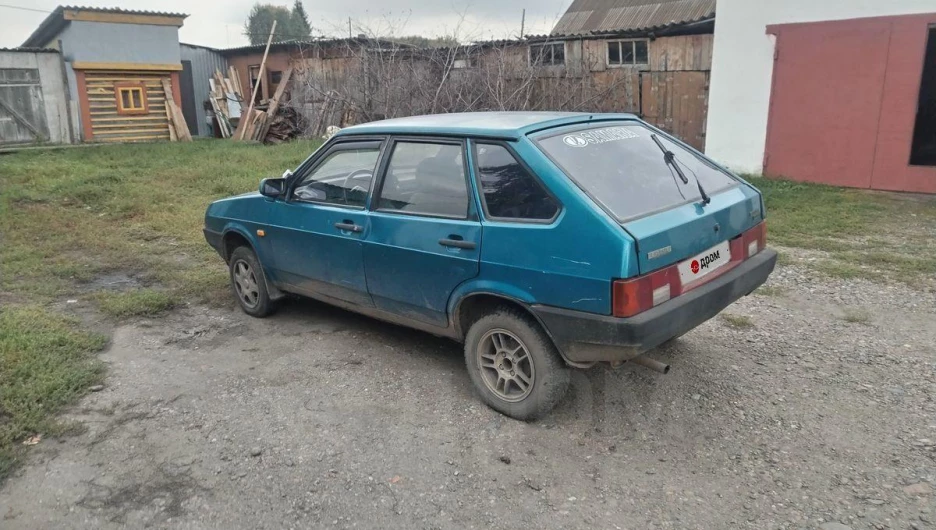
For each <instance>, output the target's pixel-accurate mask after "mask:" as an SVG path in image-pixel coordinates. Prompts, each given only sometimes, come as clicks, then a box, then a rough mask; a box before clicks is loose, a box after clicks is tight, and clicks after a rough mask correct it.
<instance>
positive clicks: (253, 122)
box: [232, 68, 292, 142]
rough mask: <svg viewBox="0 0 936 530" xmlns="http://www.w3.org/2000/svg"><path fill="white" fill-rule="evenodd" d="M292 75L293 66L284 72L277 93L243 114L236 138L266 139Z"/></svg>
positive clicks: (234, 136)
mask: <svg viewBox="0 0 936 530" xmlns="http://www.w3.org/2000/svg"><path fill="white" fill-rule="evenodd" d="M291 77H292V68H289V69H288V70H286V72H284V73H283V77H282V79H280V83H279V85H278V86H277V87H276V93H274V94H273V97H272V98H270V99H269V100H266V101H262V102H261V103H260V105H257V106H256V107H253V108H248V109H247V114H245V115H244V116H241V119H240V122H239V123H238V124H237V130H235V131H234V134H233V135H232V137H233V138H234V139H235V140H254V141H259V142H262V141H264V140H265V139H266V137H267V133H268V132H269V130H270V127H271V126H272V125H273V122H274V121H275V118H276V117H277V113H278V112H279V109H280V106H279V105H280V101H281V100H282V98H283V96H284V94H285V92H286V88H287V87H288V86H289V80H290V78H291Z"/></svg>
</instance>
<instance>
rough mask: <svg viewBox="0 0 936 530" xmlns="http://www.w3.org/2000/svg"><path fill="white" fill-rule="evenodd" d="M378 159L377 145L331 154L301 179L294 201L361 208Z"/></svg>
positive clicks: (295, 190)
mask: <svg viewBox="0 0 936 530" xmlns="http://www.w3.org/2000/svg"><path fill="white" fill-rule="evenodd" d="M379 156H380V148H379V147H376V146H375V147H366V148H364V147H362V148H360V149H353V148H352V149H347V148H345V149H339V150H337V151H334V152H332V153H330V154H328V155H327V156H326V157H325V160H324V161H322V162H321V163H320V164H318V165H317V166H316V167H315V169H313V170H312V171H311V172H310V173H308V174H307V175H305V176H303V177H302V179H301V180H300V181H299V184H297V185H296V187H295V189H294V190H293V198H294V199H296V200H299V201H310V202H324V203H329V204H338V205H341V206H354V207H359V208H363V207H364V204H365V203H366V202H367V193H368V192H369V191H370V187H371V182H372V181H373V180H374V170H375V168H376V166H377V158H378V157H379Z"/></svg>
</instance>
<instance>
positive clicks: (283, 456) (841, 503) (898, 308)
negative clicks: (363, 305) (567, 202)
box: [0, 267, 936, 530]
mask: <svg viewBox="0 0 936 530" xmlns="http://www.w3.org/2000/svg"><path fill="white" fill-rule="evenodd" d="M770 286H771V287H772V288H773V289H772V291H773V294H772V295H771V296H764V295H754V296H750V297H747V298H745V299H744V300H741V301H739V302H738V303H737V304H735V305H734V306H732V307H730V308H729V309H728V310H727V313H730V314H732V315H738V316H746V317H748V319H749V320H745V319H731V320H729V319H727V318H717V319H715V320H713V321H711V322H708V323H706V324H705V325H703V326H702V327H700V328H699V329H697V330H695V331H694V332H692V333H690V334H688V335H686V336H685V337H683V338H682V339H680V340H678V341H676V342H675V343H673V344H672V345H670V346H668V347H666V348H665V349H662V350H660V351H659V352H657V354H656V357H657V358H659V359H660V360H663V361H666V362H668V363H670V364H671V365H672V366H673V370H672V372H671V373H670V374H669V375H667V376H662V375H659V374H657V373H654V372H650V371H648V370H645V369H643V368H640V367H633V366H625V367H623V368H621V369H619V370H616V371H611V370H608V369H604V368H595V369H593V370H590V371H588V372H577V373H576V374H575V376H574V378H573V389H572V392H571V394H570V395H569V396H568V398H567V400H566V401H565V402H564V403H563V404H562V405H560V407H559V408H558V409H557V410H556V411H555V412H554V413H553V414H552V415H551V416H549V417H548V418H547V419H545V420H542V421H539V422H537V423H530V424H527V423H521V422H517V421H513V420H510V419H508V418H505V417H503V416H501V415H499V414H497V413H495V412H493V411H491V410H489V409H487V408H486V407H484V406H483V405H481V404H480V402H479V401H478V400H477V399H476V398H475V397H474V395H473V391H472V388H471V386H470V382H469V380H468V376H467V374H466V373H465V369H464V363H463V359H462V354H461V350H460V347H459V346H458V345H456V344H454V343H451V342H449V341H446V340H443V339H437V338H433V337H431V336H429V335H425V334H422V333H418V332H414V331H410V330H407V329H403V328H398V327H394V326H391V325H387V324H382V323H379V322H376V321H373V320H369V319H367V318H364V317H360V316H356V315H353V314H350V313H346V312H343V311H340V310H336V309H332V308H329V307H327V306H324V305H321V304H318V303H314V302H307V301H306V302H290V303H288V304H287V305H286V306H285V307H284V308H283V309H282V311H281V312H280V313H278V314H277V315H276V316H274V317H272V318H269V319H266V320H254V319H250V318H249V317H246V316H244V315H242V314H241V313H239V312H237V311H234V310H217V309H211V310H209V309H204V308H188V309H184V310H180V311H176V312H174V313H172V314H170V315H168V316H166V317H163V318H160V319H153V320H145V321H135V322H132V323H128V324H126V325H122V326H120V327H118V328H116V329H115V330H114V335H113V341H112V345H111V346H110V348H109V349H108V350H107V351H106V352H104V353H103V354H102V358H103V359H104V360H105V361H107V362H108V363H109V365H110V375H109V379H108V384H107V385H106V387H105V388H104V389H103V390H101V391H99V392H96V393H92V394H91V395H89V396H88V397H87V398H86V399H84V400H83V401H82V402H81V403H80V404H79V406H78V407H76V408H75V409H74V410H73V411H72V412H71V413H70V414H69V415H68V417H69V418H71V419H73V420H76V421H78V422H80V423H81V424H82V425H84V426H85V429H84V432H82V433H81V434H78V435H75V436H73V437H70V438H65V439H61V440H46V441H43V442H42V443H40V444H39V445H37V446H35V447H34V448H33V449H32V455H31V456H30V459H29V462H28V463H27V465H26V466H24V467H23V468H22V469H20V470H19V471H18V472H17V473H16V474H15V475H14V476H13V477H12V478H11V479H10V480H9V481H8V482H7V484H6V485H5V486H4V487H3V489H2V490H0V516H2V519H0V527H2V528H4V529H10V530H12V529H18V528H24V529H26V528H28V529H39V528H125V527H130V528H141V527H159V528H224V529H229V528H310V527H335V528H454V527H467V528H472V527H473V528H484V527H495V528H521V527H522V528H585V527H589V528H608V529H611V528H621V529H723V528H743V529H757V530H766V529H817V528H821V529H823V530H843V529H848V528H851V529H853V530H858V529H867V528H872V529H930V528H934V529H936V492H934V489H936V346H934V345H936V324H934V322H936V319H934V317H936V294H934V293H932V292H922V291H916V290H911V289H909V288H907V287H904V286H899V285H892V286H882V285H879V284H874V283H868V282H864V281H858V280H849V281H844V280H830V279H827V278H822V277H819V276H817V275H815V274H814V273H811V272H808V271H807V270H805V269H800V268H794V267H784V268H782V269H780V270H778V271H777V272H776V273H775V275H774V276H773V277H772V278H771V281H770ZM778 292H779V294H777V293H778ZM748 324H750V325H752V327H748V326H747V325H748Z"/></svg>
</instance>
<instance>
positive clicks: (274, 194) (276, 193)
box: [260, 178, 286, 199]
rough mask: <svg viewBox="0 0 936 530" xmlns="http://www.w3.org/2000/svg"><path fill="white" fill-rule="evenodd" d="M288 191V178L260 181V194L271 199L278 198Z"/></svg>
mask: <svg viewBox="0 0 936 530" xmlns="http://www.w3.org/2000/svg"><path fill="white" fill-rule="evenodd" d="M285 191H286V179H284V178H278V179H263V180H261V181H260V195H263V196H264V197H269V198H271V199H278V198H280V197H282V196H283V193H284V192H285Z"/></svg>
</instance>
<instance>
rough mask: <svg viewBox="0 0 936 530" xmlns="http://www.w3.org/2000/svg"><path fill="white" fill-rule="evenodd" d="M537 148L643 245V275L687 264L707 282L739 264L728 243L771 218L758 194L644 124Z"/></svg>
mask: <svg viewBox="0 0 936 530" xmlns="http://www.w3.org/2000/svg"><path fill="white" fill-rule="evenodd" d="M657 141H659V145H658V143H657ZM536 142H537V143H538V144H539V146H540V147H541V148H542V150H543V151H544V152H545V153H546V154H547V156H549V157H550V158H551V159H552V160H553V161H554V162H555V163H556V164H558V165H559V166H560V167H561V168H562V169H563V171H564V172H565V173H566V175H568V176H569V178H571V179H572V180H573V181H575V183H576V184H577V185H578V186H579V187H580V188H582V190H583V191H585V193H587V194H588V195H589V196H590V197H591V198H592V199H593V200H594V201H595V202H596V203H597V204H598V205H599V206H601V207H602V208H603V209H604V210H605V211H606V212H607V213H608V214H609V215H611V216H612V217H614V218H615V219H617V220H618V222H619V223H620V224H621V226H622V227H623V228H624V229H625V230H626V231H627V232H628V233H629V234H631V236H632V237H633V238H634V239H635V240H636V242H637V255H638V268H639V271H640V274H646V273H648V272H652V271H654V270H656V269H659V268H661V267H665V266H668V265H672V264H674V263H682V264H681V265H680V274H681V275H682V274H683V273H684V272H685V273H687V274H688V273H689V272H690V271H691V272H692V274H691V276H692V277H693V279H698V278H701V277H702V276H704V275H705V274H706V273H708V272H710V271H713V270H715V269H717V268H719V267H721V266H723V265H725V264H727V263H728V262H729V261H731V256H730V250H729V248H728V244H727V242H728V241H730V240H731V239H733V238H735V237H737V236H739V235H741V234H742V233H743V232H745V231H746V230H748V229H750V228H752V227H754V226H755V225H757V224H758V223H760V222H761V220H762V218H763V213H762V211H761V201H760V196H759V194H758V193H757V192H756V191H755V190H754V189H753V188H751V187H750V186H747V185H745V184H744V183H743V182H741V181H739V180H737V179H735V178H734V177H732V176H731V175H729V174H728V173H726V172H725V171H723V170H721V169H719V168H718V167H717V166H716V165H715V164H714V163H712V162H711V161H709V160H707V159H706V158H704V157H703V156H701V155H699V154H698V153H695V152H694V151H691V150H689V149H687V148H685V147H683V146H682V145H680V144H678V143H676V142H675V141H673V140H671V139H669V138H668V137H666V136H664V135H662V134H659V133H657V132H655V131H654V130H652V129H650V128H648V127H646V126H645V125H643V124H642V123H641V122H638V121H623V122H614V123H607V122H606V123H602V124H590V125H588V126H586V127H583V128H581V129H575V130H568V129H567V130H565V131H563V132H560V133H558V134H549V133H547V134H546V135H544V136H541V137H539V138H537V139H536ZM661 147H662V148H661ZM665 152H669V153H672V156H669V155H667V154H665ZM667 158H670V159H671V162H667ZM677 166H678V169H677ZM683 177H685V179H686V180H685V181H684V180H683ZM700 187H701V188H702V190H704V192H705V195H707V196H708V197H709V199H710V202H708V203H707V204H703V203H704V200H703V191H701V190H700ZM690 258H693V259H691V260H690ZM682 269H686V270H685V271H683V270H682ZM692 269H695V270H694V271H692ZM700 273H701V274H700ZM688 279H689V278H683V281H684V282H685V281H686V280H688Z"/></svg>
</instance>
